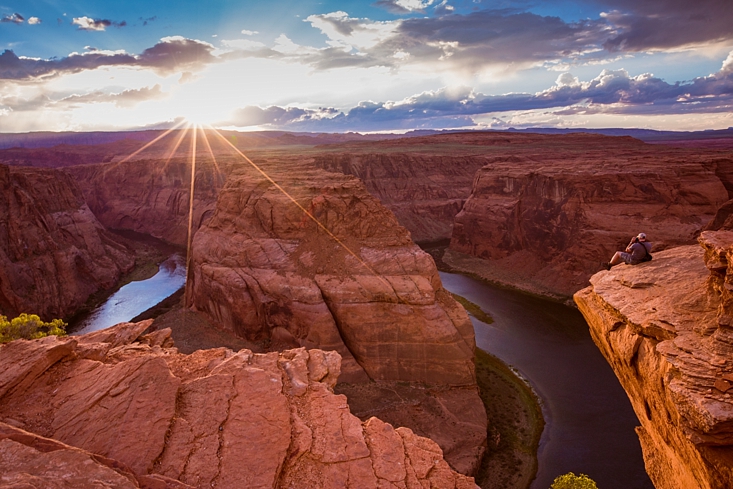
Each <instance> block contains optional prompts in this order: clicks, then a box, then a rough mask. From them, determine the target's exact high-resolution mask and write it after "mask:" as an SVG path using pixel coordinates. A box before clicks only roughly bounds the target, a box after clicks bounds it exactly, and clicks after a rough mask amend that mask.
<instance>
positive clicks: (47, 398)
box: [0, 321, 475, 489]
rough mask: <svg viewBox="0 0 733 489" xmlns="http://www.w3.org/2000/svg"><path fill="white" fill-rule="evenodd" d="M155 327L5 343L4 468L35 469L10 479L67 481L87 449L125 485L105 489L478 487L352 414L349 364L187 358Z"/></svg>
mask: <svg viewBox="0 0 733 489" xmlns="http://www.w3.org/2000/svg"><path fill="white" fill-rule="evenodd" d="M149 325H150V321H145V322H141V323H123V324H121V325H118V326H115V327H114V328H110V329H107V330H103V331H100V332H95V333H91V334H88V335H84V336H80V337H76V338H60V339H59V338H56V337H49V338H44V339H41V340H34V341H23V340H21V341H16V342H12V343H9V344H6V345H2V346H0V364H2V365H5V366H10V368H7V369H4V370H3V372H2V373H0V421H2V422H3V423H7V424H10V425H12V426H13V427H16V428H18V429H16V430H13V429H12V428H9V427H7V425H2V424H0V464H2V463H4V462H6V461H13V462H14V461H17V460H20V459H25V460H28V461H30V462H29V463H28V464H26V465H24V467H30V468H29V469H27V471H26V472H23V470H22V469H20V468H18V467H16V468H14V472H13V474H12V476H13V477H15V478H16V479H18V480H26V479H28V478H30V477H33V476H38V475H39V474H38V472H37V467H39V466H44V467H50V469H49V471H50V472H53V470H54V468H55V470H56V473H60V470H61V469H63V467H61V468H59V467H58V466H57V465H59V464H62V463H65V461H67V460H70V459H71V458H73V459H74V460H77V461H82V462H83V461H84V460H86V459H85V458H84V457H87V458H88V453H87V452H90V453H93V454H98V455H102V456H103V457H104V459H105V460H106V462H105V461H102V463H101V464H99V465H98V467H97V468H95V470H96V471H97V472H100V474H101V475H100V478H101V477H102V476H104V477H107V478H110V479H112V478H114V481H111V482H110V483H109V485H108V486H106V487H138V485H137V483H136V482H135V481H136V480H137V481H141V482H144V483H145V484H147V485H144V484H143V483H141V484H140V486H142V487H169V488H171V489H173V488H176V487H181V488H182V487H188V486H184V485H183V484H180V482H182V483H185V484H188V485H189V486H193V487H199V488H204V487H207V488H208V487H214V488H216V487H219V488H231V487H283V488H284V487H349V488H355V489H356V488H377V487H386V486H388V485H390V484H396V485H398V486H401V487H407V488H415V489H419V488H422V487H426V486H430V487H447V488H471V489H473V488H475V484H474V483H473V479H471V478H469V477H465V476H462V475H460V474H457V473H455V472H453V471H452V470H451V469H450V468H449V466H448V464H447V463H446V462H445V461H444V460H443V458H442V452H441V450H440V448H439V447H438V446H437V445H436V444H435V443H434V442H432V441H430V440H428V439H425V438H420V437H418V436H416V435H415V434H413V432H412V431H410V430H409V429H406V428H398V429H394V428H393V427H392V426H390V425H388V424H386V423H383V422H381V421H380V420H379V419H377V418H372V419H370V420H368V421H366V422H361V421H359V419H358V418H356V417H355V416H353V415H351V414H350V412H349V409H348V406H347V404H346V399H345V397H344V396H337V395H335V394H333V392H332V390H331V389H332V387H333V385H334V384H335V382H336V379H337V378H338V376H339V364H340V358H339V356H338V354H336V353H333V352H323V351H320V350H311V351H305V349H298V350H291V351H286V352H282V353H269V354H264V355H263V354H253V353H252V352H250V351H249V350H241V351H239V352H238V353H234V352H232V351H231V350H227V349H225V348H218V349H214V350H200V351H197V352H196V353H193V354H191V355H183V354H179V353H178V352H177V350H176V349H175V348H172V347H171V343H172V342H171V340H170V336H169V335H170V330H161V331H157V332H155V333H151V334H148V335H144V334H143V333H144V331H145V330H146V329H147V328H148V326H149ZM20 430H26V431H29V432H32V433H33V434H35V435H40V436H35V441H34V440H33V439H31V440H29V438H33V436H29V435H23V433H22V432H21V433H19V431H20ZM41 437H47V438H52V439H53V440H45V441H44V439H41ZM18 440H20V441H18ZM23 440H25V441H23ZM55 440H58V441H55ZM253 440H256V442H253ZM59 441H60V442H62V443H63V444H66V445H69V446H68V447H67V446H59V445H61V444H60V443H58V442H59ZM23 443H25V445H24V446H17V445H19V444H20V445H23ZM28 445H33V446H34V447H35V449H36V450H35V451H36V452H37V453H33V451H31V449H30V448H28ZM73 447H78V448H73ZM79 449H82V450H79ZM84 451H85V452H84ZM49 452H53V453H52V455H53V454H56V456H55V457H51V456H50V455H49ZM95 457H96V455H95ZM108 459H112V460H108ZM110 466H112V467H113V468H114V469H116V470H109V467H110ZM64 470H66V471H67V472H69V471H70V469H69V468H68V467H67V468H66V469H64ZM47 472H48V471H47ZM130 473H131V474H132V475H133V477H127V479H128V481H127V482H129V483H125V481H124V477H125V476H126V475H127V476H130V475H131V474H130ZM5 476H6V472H5V471H4V472H3V475H2V476H0V477H5ZM176 481H180V482H176ZM155 484H158V485H155ZM48 487H56V486H48ZM58 487H66V486H63V485H61V486H58ZM77 487H78V486H77Z"/></svg>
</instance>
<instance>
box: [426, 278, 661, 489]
mask: <svg viewBox="0 0 733 489" xmlns="http://www.w3.org/2000/svg"><path fill="white" fill-rule="evenodd" d="M440 277H441V279H442V281H443V285H444V286H445V288H446V289H448V290H449V291H451V292H453V293H455V294H458V295H461V296H463V297H465V298H466V299H468V300H470V301H472V302H474V303H476V304H478V305H479V306H480V307H481V308H482V309H483V310H484V311H486V312H487V313H488V314H489V315H491V316H492V317H493V318H494V323H493V324H490V325H489V324H484V323H482V322H480V321H477V320H474V319H473V318H472V321H473V323H474V330H475V331H476V344H477V346H478V347H479V348H481V349H483V350H486V351H488V352H490V353H492V354H494V355H496V356H497V357H499V358H501V359H502V360H504V361H505V362H506V363H508V364H509V365H512V366H513V367H515V368H516V369H517V370H518V371H519V372H520V373H521V374H522V376H524V377H525V378H527V379H529V381H530V383H531V384H532V387H533V388H534V389H535V392H537V393H538V395H539V396H540V398H541V399H542V404H543V405H542V411H543V415H544V417H545V421H546V423H547V424H546V425H545V430H544V432H543V433H542V438H541V440H540V448H539V453H538V471H537V478H536V479H535V481H534V482H533V483H532V485H531V488H532V489H547V488H548V487H550V484H552V481H553V479H554V478H555V477H557V476H558V475H561V474H565V473H567V472H575V473H576V474H578V473H584V474H588V475H589V476H590V477H591V478H592V479H594V480H595V481H596V482H597V483H598V487H601V488H620V487H622V488H624V489H653V487H654V486H653V485H652V483H651V481H650V480H649V476H648V475H647V474H646V472H645V470H644V462H643V459H642V454H641V447H640V445H639V440H638V438H637V436H636V433H635V432H634V427H636V426H638V425H639V422H638V420H637V418H636V415H635V414H634V411H633V410H632V408H631V404H630V403H629V400H628V397H627V396H626V392H625V391H624V390H623V388H622V387H621V385H620V384H619V382H618V379H616V376H615V375H614V373H613V371H612V370H611V367H610V366H609V365H608V363H607V362H606V360H605V359H604V358H603V356H602V355H601V353H600V352H599V351H598V348H596V346H595V345H594V344H593V341H592V340H591V337H590V333H589V331H588V325H587V324H586V322H585V319H584V318H583V316H582V315H581V314H580V313H579V312H578V311H577V310H576V309H573V308H570V307H567V306H564V305H562V304H558V303H554V302H551V301H547V300H543V299H540V298H536V297H532V296H529V295H526V294H522V293H519V292H515V291H512V290H508V289H502V288H499V287H494V286H491V285H488V284H485V283H483V282H481V281H478V280H474V279H472V278H469V277H466V276H463V275H457V274H451V273H444V272H441V273H440Z"/></svg>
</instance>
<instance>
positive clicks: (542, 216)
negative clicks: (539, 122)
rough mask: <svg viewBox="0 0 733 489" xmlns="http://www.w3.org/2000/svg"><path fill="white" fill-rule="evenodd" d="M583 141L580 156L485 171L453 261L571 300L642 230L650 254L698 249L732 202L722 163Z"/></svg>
mask: <svg viewBox="0 0 733 489" xmlns="http://www.w3.org/2000/svg"><path fill="white" fill-rule="evenodd" d="M581 136H583V135H576V136H575V139H576V144H578V145H581V144H583V137H581ZM585 136H587V137H586V138H585V139H587V141H585V144H587V146H586V151H584V152H583V153H577V152H572V153H564V152H560V151H553V150H552V148H550V150H548V151H547V152H545V153H544V154H543V153H537V154H527V153H525V154H521V153H520V154H519V155H518V156H509V157H504V156H502V157H497V158H496V159H495V161H493V162H491V163H490V164H488V165H486V166H485V167H483V168H482V169H481V170H479V171H478V172H477V173H476V177H475V179H474V183H473V189H472V192H471V196H470V197H469V199H468V200H467V201H466V204H465V205H464V207H463V210H462V211H461V212H460V214H458V215H457V216H456V222H455V226H454V229H453V237H452V239H451V244H450V250H449V251H450V252H449V253H447V254H446V257H445V260H446V262H447V263H449V264H450V265H453V266H456V267H457V268H459V269H469V270H472V271H477V272H478V273H480V274H481V275H484V276H486V277H487V278H491V279H494V280H498V281H502V282H508V283H511V284H514V285H518V286H519V287H521V288H524V289H528V290H530V291H533V292H538V293H541V294H545V295H555V296H561V297H568V296H570V295H572V294H573V293H574V292H575V291H577V290H579V289H580V288H582V287H584V286H585V285H586V284H587V280H588V278H589V277H590V276H591V275H592V274H593V273H595V272H596V271H598V270H600V269H601V268H602V264H603V263H605V262H607V261H608V260H609V259H610V257H611V256H612V255H613V253H614V252H615V251H617V250H623V249H624V248H625V247H626V245H627V244H628V241H629V239H630V238H631V236H634V235H635V234H637V233H639V232H644V233H646V234H647V236H648V239H649V240H650V241H651V242H652V243H653V245H654V250H653V251H659V250H662V249H665V248H669V247H672V246H679V245H683V244H692V243H694V240H695V238H696V236H697V235H698V233H699V232H700V231H701V230H702V229H703V228H704V227H705V226H706V225H707V224H708V223H709V222H710V221H711V220H712V219H713V217H714V216H715V214H716V211H717V210H718V208H719V207H720V206H721V205H722V204H723V203H724V202H726V201H727V200H728V199H729V198H730V195H729V190H728V188H727V187H728V186H729V185H728V182H727V181H726V180H727V177H725V172H724V171H721V170H720V169H721V168H723V167H726V168H727V166H726V164H727V163H726V162H727V160H721V159H720V157H719V156H718V157H713V156H705V155H696V154H693V153H684V152H683V151H684V150H681V149H680V150H676V151H677V152H675V150H673V149H664V150H663V151H662V150H660V149H659V147H650V146H647V145H644V144H642V143H640V142H638V141H634V140H628V141H627V140H625V139H626V138H603V140H601V141H598V139H599V138H598V137H597V136H588V135H585ZM609 139H610V140H612V142H614V143H615V147H614V146H613V145H611V144H610V143H609V141H608V140H609ZM613 140H615V141H613ZM596 143H603V144H602V145H601V146H600V147H597V146H596ZM470 257H477V258H481V259H482V260H481V261H477V260H471V259H469V258H470Z"/></svg>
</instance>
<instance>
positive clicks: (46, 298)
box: [0, 165, 134, 319]
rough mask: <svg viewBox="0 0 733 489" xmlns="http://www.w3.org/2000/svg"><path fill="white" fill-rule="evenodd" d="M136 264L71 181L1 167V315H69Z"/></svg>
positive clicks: (54, 174)
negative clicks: (100, 221) (90, 208)
mask: <svg viewBox="0 0 733 489" xmlns="http://www.w3.org/2000/svg"><path fill="white" fill-rule="evenodd" d="M133 265H134V257H133V255H132V253H131V252H130V251H129V250H128V249H127V248H125V247H124V246H123V245H121V244H119V243H118V242H117V241H115V239H114V237H113V235H112V234H111V233H109V232H108V231H106V230H105V229H104V228H103V227H102V225H101V224H100V223H99V221H97V219H96V218H95V217H94V214H92V212H91V211H90V210H89V207H87V205H86V204H85V203H84V200H83V198H82V196H81V192H80V190H79V188H78V187H77V185H76V183H75V182H74V181H73V180H72V179H71V178H70V177H69V176H68V175H66V174H65V173H63V172H61V171H57V170H51V169H23V168H9V167H7V166H4V165H0V314H3V315H6V316H13V317H14V316H15V315H17V314H18V313H21V312H27V313H34V314H38V315H39V316H41V317H42V318H44V319H51V318H54V317H66V316H68V315H70V314H72V313H73V312H74V311H75V310H76V309H77V308H79V307H80V306H81V305H82V304H84V302H86V300H87V298H88V297H89V296H90V295H91V294H93V293H95V292H97V291H99V290H104V289H108V288H110V287H112V286H114V284H115V283H116V282H117V280H118V279H119V278H120V276H121V275H122V274H123V273H124V272H126V271H129V270H130V269H131V268H132V267H133Z"/></svg>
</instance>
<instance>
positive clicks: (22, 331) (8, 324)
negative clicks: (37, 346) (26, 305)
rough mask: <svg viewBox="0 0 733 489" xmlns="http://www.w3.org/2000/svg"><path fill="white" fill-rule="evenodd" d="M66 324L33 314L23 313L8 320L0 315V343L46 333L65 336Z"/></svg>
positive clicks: (27, 338)
mask: <svg viewBox="0 0 733 489" xmlns="http://www.w3.org/2000/svg"><path fill="white" fill-rule="evenodd" d="M66 326H67V324H66V323H65V322H63V321H62V320H61V319H54V320H52V321H51V322H48V323H47V322H44V321H41V318H40V317H38V316H37V315H35V314H26V313H23V314H21V315H20V316H18V317H16V318H14V319H12V320H10V321H8V318H7V317H5V316H2V315H0V343H7V342H9V341H13V340H18V339H21V338H22V339H26V340H33V339H36V338H43V337H44V336H48V335H56V336H65V335H66Z"/></svg>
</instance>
